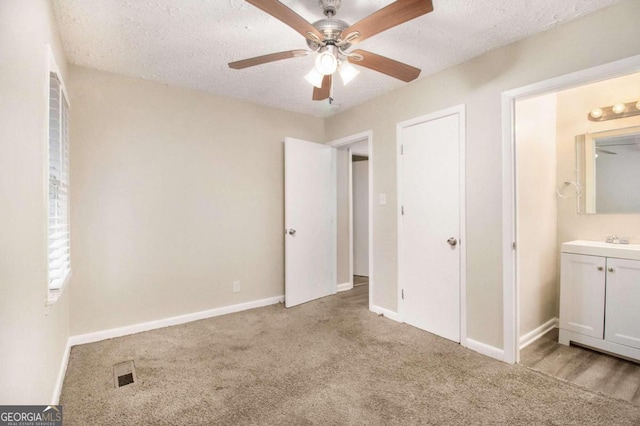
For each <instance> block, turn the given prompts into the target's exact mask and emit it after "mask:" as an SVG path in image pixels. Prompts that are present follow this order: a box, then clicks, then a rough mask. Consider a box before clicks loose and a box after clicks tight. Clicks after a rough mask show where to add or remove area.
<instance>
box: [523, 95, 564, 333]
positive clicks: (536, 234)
mask: <svg viewBox="0 0 640 426" xmlns="http://www.w3.org/2000/svg"><path fill="white" fill-rule="evenodd" d="M516 190H517V197H516V202H517V207H516V211H517V229H518V236H517V241H518V251H517V265H518V268H517V271H518V298H519V302H520V303H519V308H520V309H519V315H520V329H519V336H523V335H524V334H526V333H528V332H530V331H532V330H534V329H536V328H538V327H539V326H541V325H542V324H544V323H545V322H547V321H549V320H550V319H552V318H554V317H557V316H558V289H559V287H558V276H557V272H558V265H557V253H558V251H557V239H558V227H557V218H558V212H557V208H556V205H557V203H556V95H555V94H551V95H545V96H538V97H535V98H532V99H527V100H522V101H518V102H517V103H516Z"/></svg>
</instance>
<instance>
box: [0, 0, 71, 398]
mask: <svg viewBox="0 0 640 426" xmlns="http://www.w3.org/2000/svg"><path fill="white" fill-rule="evenodd" d="M0 23H1V24H0V153H1V154H0V218H1V223H2V237H1V238H0V241H1V242H2V243H1V244H0V271H1V272H0V348H1V349H0V377H2V379H1V381H2V386H0V404H49V403H50V402H51V400H52V395H54V390H55V385H56V380H57V378H58V372H59V371H60V366H61V362H62V359H63V354H64V350H65V347H66V343H67V338H68V336H69V303H68V299H69V294H68V291H69V289H68V288H67V289H66V290H65V292H64V293H63V294H62V296H61V297H60V299H59V300H58V302H57V303H56V304H55V305H53V306H51V307H50V308H47V307H45V300H46V297H47V249H46V245H47V201H46V200H47V198H46V189H47V186H46V182H47V177H48V175H47V172H46V168H47V164H46V161H47V157H46V153H47V151H46V147H47V140H46V116H47V97H46V96H47V90H48V84H49V82H48V74H47V73H48V70H47V68H46V63H47V62H46V60H47V50H46V49H45V44H46V43H49V44H51V45H52V48H53V50H54V52H55V56H56V62H57V63H58V65H59V66H60V67H61V72H62V73H63V77H66V60H65V57H64V54H63V53H62V50H61V48H60V41H59V40H58V36H57V32H56V30H55V21H54V18H53V15H52V12H51V9H50V4H49V1H46V0H29V1H22V0H3V1H2V2H0ZM73 113H74V111H73V110H72V111H71V114H73Z"/></svg>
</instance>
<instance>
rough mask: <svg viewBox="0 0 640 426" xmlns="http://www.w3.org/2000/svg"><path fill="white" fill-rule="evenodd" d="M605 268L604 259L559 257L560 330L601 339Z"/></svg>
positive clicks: (563, 254) (564, 255)
mask: <svg viewBox="0 0 640 426" xmlns="http://www.w3.org/2000/svg"><path fill="white" fill-rule="evenodd" d="M605 266H606V260H605V258H604V257H600V256H586V255H582V254H571V253H562V254H561V263H560V281H561V282H562V285H561V286H560V328H561V329H563V330H569V331H573V332H575V333H580V334H584V335H585V336H591V337H595V338H598V339H602V338H603V335H604V304H605V274H606V272H605Z"/></svg>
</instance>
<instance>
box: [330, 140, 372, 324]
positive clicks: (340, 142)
mask: <svg viewBox="0 0 640 426" xmlns="http://www.w3.org/2000/svg"><path fill="white" fill-rule="evenodd" d="M362 140H367V141H368V147H367V151H368V154H369V310H370V311H374V309H373V308H374V305H373V289H374V282H375V275H374V263H373V132H372V131H371V130H367V131H366V132H361V133H356V134H354V135H351V136H345V137H343V138H340V139H336V140H333V141H331V142H329V143H328V144H327V145H329V146H332V147H334V148H338V147H340V146H344V145H349V144H352V143H356V142H360V141H362ZM349 165H350V167H351V166H352V164H351V162H349ZM349 179H351V172H349ZM349 192H350V193H351V192H352V191H351V189H350V190H349ZM350 197H351V195H350ZM351 214H352V213H351ZM352 225H353V224H352ZM351 228H352V229H353V226H351ZM350 238H352V239H353V237H352V236H351V237H350ZM350 247H351V254H350V256H351V258H350V262H349V263H350V273H351V277H350V278H349V279H350V280H352V281H353V241H351V242H350ZM374 312H375V311H374Z"/></svg>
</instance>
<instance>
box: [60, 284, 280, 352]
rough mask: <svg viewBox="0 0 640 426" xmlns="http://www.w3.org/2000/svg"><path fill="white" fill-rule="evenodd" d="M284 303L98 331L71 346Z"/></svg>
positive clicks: (277, 299) (276, 299)
mask: <svg viewBox="0 0 640 426" xmlns="http://www.w3.org/2000/svg"><path fill="white" fill-rule="evenodd" d="M282 302H284V296H275V297H269V298H267V299H261V300H254V301H251V302H246V303H239V304H237V305H230V306H222V307H220V308H214V309H209V310H206V311H200V312H194V313H192V314H185V315H179V316H176V317H171V318H165V319H161V320H156V321H149V322H143V323H140V324H133V325H128V326H125V327H119V328H112V329H110V330H104V331H97V332H95V333H87V334H80V335H77V336H71V337H70V338H69V346H75V345H83V344H85V343H92V342H98V341H100V340H106V339H112V338H114V337H121V336H126V335H128V334H135V333H140V332H142V331H148V330H154V329H156V328H163V327H170V326H172V325H178V324H184V323H187V322H191V321H197V320H201V319H206V318H212V317H217V316H220V315H226V314H232V313H234V312H240V311H246V310H247V309H254V308H261V307H263V306H268V305H274V304H276V303H282Z"/></svg>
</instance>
